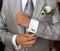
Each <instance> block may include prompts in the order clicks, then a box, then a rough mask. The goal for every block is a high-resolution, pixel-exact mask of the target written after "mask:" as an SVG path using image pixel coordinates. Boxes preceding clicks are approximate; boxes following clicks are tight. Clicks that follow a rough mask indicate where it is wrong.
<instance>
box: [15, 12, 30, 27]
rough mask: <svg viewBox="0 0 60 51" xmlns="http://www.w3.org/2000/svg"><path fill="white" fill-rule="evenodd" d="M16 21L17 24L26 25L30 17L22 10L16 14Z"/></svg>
mask: <svg viewBox="0 0 60 51" xmlns="http://www.w3.org/2000/svg"><path fill="white" fill-rule="evenodd" d="M16 22H17V24H18V25H22V26H24V27H28V26H29V23H30V17H29V16H28V15H27V14H25V13H24V12H19V13H18V14H17V15H16Z"/></svg>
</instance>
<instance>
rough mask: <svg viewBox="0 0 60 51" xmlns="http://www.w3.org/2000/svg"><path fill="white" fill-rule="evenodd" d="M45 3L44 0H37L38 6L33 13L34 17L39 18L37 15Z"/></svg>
mask: <svg viewBox="0 0 60 51" xmlns="http://www.w3.org/2000/svg"><path fill="white" fill-rule="evenodd" d="M44 4H45V1H44V0H36V6H35V9H34V13H33V18H35V19H37V17H38V16H39V14H40V12H41V9H42V8H43V6H44Z"/></svg>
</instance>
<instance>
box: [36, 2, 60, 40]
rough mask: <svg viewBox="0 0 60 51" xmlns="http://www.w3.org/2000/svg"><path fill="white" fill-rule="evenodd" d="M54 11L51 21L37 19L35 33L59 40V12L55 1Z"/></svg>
mask: <svg viewBox="0 0 60 51" xmlns="http://www.w3.org/2000/svg"><path fill="white" fill-rule="evenodd" d="M55 4H56V5H54V6H55V9H56V10H55V13H54V14H53V15H52V23H51V24H49V23H47V22H42V21H40V20H39V25H38V29H37V32H36V35H38V36H39V37H42V38H45V39H49V40H60V14H59V10H58V6H57V3H56V2H55Z"/></svg>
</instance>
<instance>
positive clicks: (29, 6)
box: [24, 0, 34, 17]
mask: <svg viewBox="0 0 60 51" xmlns="http://www.w3.org/2000/svg"><path fill="white" fill-rule="evenodd" d="M33 11H34V6H33V2H32V0H28V1H27V3H26V6H25V9H24V12H25V13H26V14H27V15H29V16H30V17H32V15H33Z"/></svg>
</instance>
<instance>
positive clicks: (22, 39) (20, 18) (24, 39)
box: [16, 12, 38, 48]
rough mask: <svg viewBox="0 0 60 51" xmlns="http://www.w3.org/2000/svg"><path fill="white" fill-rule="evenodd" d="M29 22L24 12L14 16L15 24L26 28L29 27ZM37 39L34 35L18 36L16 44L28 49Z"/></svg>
mask: <svg viewBox="0 0 60 51" xmlns="http://www.w3.org/2000/svg"><path fill="white" fill-rule="evenodd" d="M30 20H31V18H30V17H29V16H28V15H27V14H26V13H24V12H19V13H18V14H17V15H16V23H17V24H18V25H21V26H24V27H26V28H28V27H29V23H30ZM37 38H38V37H37V36H36V35H34V34H20V35H18V36H17V38H16V43H17V44H18V45H21V46H23V47H25V48H30V47H32V46H33V45H34V44H35V43H36V40H37Z"/></svg>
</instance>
